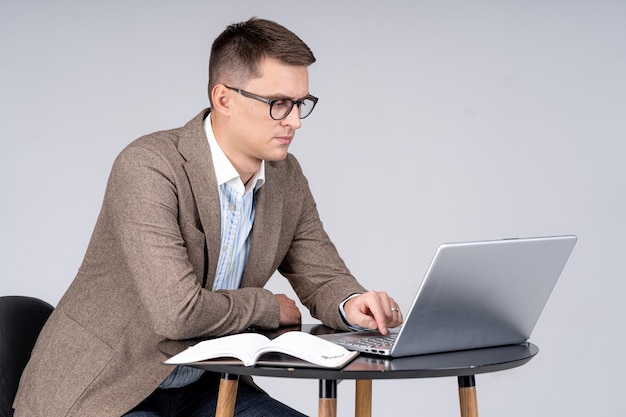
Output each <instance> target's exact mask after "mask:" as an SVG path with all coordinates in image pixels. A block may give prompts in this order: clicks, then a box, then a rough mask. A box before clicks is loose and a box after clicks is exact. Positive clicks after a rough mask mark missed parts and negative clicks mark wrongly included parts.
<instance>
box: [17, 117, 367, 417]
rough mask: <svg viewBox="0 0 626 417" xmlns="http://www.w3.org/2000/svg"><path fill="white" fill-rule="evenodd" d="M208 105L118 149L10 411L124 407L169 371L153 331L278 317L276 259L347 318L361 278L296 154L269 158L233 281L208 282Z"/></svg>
mask: <svg viewBox="0 0 626 417" xmlns="http://www.w3.org/2000/svg"><path fill="white" fill-rule="evenodd" d="M207 115H208V110H204V111H202V112H201V113H200V114H199V115H198V116H196V117H195V118H194V119H193V120H191V121H190V122H189V123H187V124H186V125H185V126H184V127H182V128H179V129H174V130H169V131H163V132H157V133H154V134H151V135H148V136H144V137H142V138H139V139H137V140H136V141H134V142H133V143H131V144H130V145H129V146H128V147H127V148H126V149H124V150H123V151H122V152H121V153H120V155H119V156H118V158H117V159H116V161H115V163H114V165H113V168H112V171H111V176H110V178H109V182H108V185H107V189H106V193H105V197H104V202H103V206H102V211H101V213H100V215H99V217H98V221H97V223H96V226H95V229H94V232H93V235H92V238H91V241H90V244H89V247H88V249H87V253H86V254H85V258H84V260H83V264H82V265H81V267H80V268H79V271H78V274H77V276H76V278H75V279H74V281H73V282H72V284H71V286H70V287H69V289H68V290H67V292H66V293H65V295H64V296H63V298H62V299H61V301H60V302H59V304H58V306H57V308H56V309H55V311H54V313H53V314H52V316H51V317H50V319H49V320H48V322H47V324H46V326H45V327H44V329H43V331H42V332H41V335H40V337H39V340H38V341H37V345H36V347H35V349H34V350H33V354H32V357H31V360H30V362H29V363H28V365H27V367H26V370H25V371H24V373H23V375H22V380H21V383H20V387H19V391H18V394H17V397H16V400H15V403H14V406H15V407H16V412H15V416H16V417H55V416H80V417H84V416H89V417H100V416H101V417H114V416H121V415H123V414H124V413H125V412H127V411H128V410H130V409H132V408H133V407H134V406H135V405H136V404H138V403H139V402H140V401H142V400H143V399H144V398H146V397H147V396H148V395H149V394H150V393H151V392H152V391H153V390H154V389H156V388H157V387H158V385H159V384H160V382H161V381H162V380H163V379H164V378H165V377H166V376H167V375H168V374H169V372H171V370H172V368H171V367H169V366H166V365H163V364H162V363H161V362H162V361H163V360H164V359H165V357H164V355H163V354H162V353H160V352H159V351H158V350H157V344H158V343H159V342H160V341H162V340H165V339H185V338H193V337H200V336H212V335H223V334H228V333H235V332H239V331H242V330H244V329H246V328H248V327H250V326H259V327H263V328H275V327H277V326H278V319H279V307H278V304H277V302H276V300H275V297H274V296H273V295H272V294H271V293H270V292H269V291H267V290H264V289H263V288H262V287H263V286H264V285H265V283H266V282H267V281H268V279H269V278H270V277H271V276H272V274H273V273H274V271H276V270H278V271H280V273H281V274H282V275H284V276H285V277H286V278H287V279H288V280H289V281H290V283H291V285H292V286H293V288H294V290H295V291H296V293H297V295H298V297H299V298H300V300H301V301H302V302H303V304H304V305H305V306H306V307H308V308H309V309H310V311H311V314H312V315H313V316H314V317H316V318H319V319H320V320H321V321H322V322H323V323H325V324H326V325H328V326H331V327H335V328H345V324H344V323H343V321H342V319H341V317H340V314H339V312H338V305H339V303H340V302H341V301H342V300H343V299H344V298H345V297H347V296H348V295H350V294H352V293H355V292H362V291H364V289H363V287H361V286H360V285H359V284H358V283H357V282H356V281H355V280H354V278H353V277H352V276H351V275H350V273H349V271H348V270H347V268H346V266H345V265H344V263H343V261H342V260H341V258H340V257H339V255H338V254H337V251H336V249H335V247H334V245H333V244H332V243H331V241H330V240H329V238H328V236H327V235H326V233H325V232H324V230H323V227H322V223H321V222H320V219H319V217H318V212H317V209H316V207H315V202H314V200H313V197H312V195H311V192H310V190H309V186H308V183H307V181H306V179H305V177H304V175H303V174H302V171H301V169H300V166H299V165H298V163H297V161H296V159H295V158H294V157H293V156H292V155H289V156H288V157H287V158H286V159H285V160H283V161H279V162H268V163H266V182H265V184H264V185H263V187H262V188H261V189H260V190H259V191H258V193H257V196H256V215H255V222H254V227H253V230H252V235H251V243H250V253H249V258H248V264H247V267H246V270H245V273H244V276H243V280H242V284H241V288H240V289H239V290H235V291H219V292H212V291H211V288H212V285H213V279H214V275H215V269H216V263H217V259H218V254H219V250H220V208H219V196H218V189H217V181H216V179H215V173H214V170H213V166H212V162H211V152H210V149H209V146H208V142H207V139H206V135H205V133H204V129H203V120H204V118H205V117H206V116H207Z"/></svg>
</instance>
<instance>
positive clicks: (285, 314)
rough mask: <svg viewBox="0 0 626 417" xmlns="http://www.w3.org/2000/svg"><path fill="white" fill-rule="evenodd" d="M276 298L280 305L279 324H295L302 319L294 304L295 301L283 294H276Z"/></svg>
mask: <svg viewBox="0 0 626 417" xmlns="http://www.w3.org/2000/svg"><path fill="white" fill-rule="evenodd" d="M276 300H278V305H279V306H280V320H279V325H280V326H295V325H298V324H300V322H301V321H302V315H301V314H300V310H298V307H297V306H296V302H295V301H294V300H292V299H291V298H289V297H287V296H286V295H285V294H276Z"/></svg>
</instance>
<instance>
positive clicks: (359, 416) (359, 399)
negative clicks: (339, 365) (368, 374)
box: [354, 379, 372, 417]
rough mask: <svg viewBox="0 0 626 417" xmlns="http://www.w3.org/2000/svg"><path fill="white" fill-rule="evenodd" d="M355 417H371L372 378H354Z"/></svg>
mask: <svg viewBox="0 0 626 417" xmlns="http://www.w3.org/2000/svg"><path fill="white" fill-rule="evenodd" d="M354 415H355V417H372V380H371V379H357V380H356V398H355V406H354Z"/></svg>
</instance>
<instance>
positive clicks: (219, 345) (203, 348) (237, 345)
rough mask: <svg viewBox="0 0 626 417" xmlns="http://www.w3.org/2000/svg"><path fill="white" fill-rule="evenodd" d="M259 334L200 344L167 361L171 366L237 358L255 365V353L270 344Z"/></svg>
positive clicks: (229, 337)
mask: <svg viewBox="0 0 626 417" xmlns="http://www.w3.org/2000/svg"><path fill="white" fill-rule="evenodd" d="M269 340H270V339H268V338H267V337H266V336H263V335H262V334H258V333H241V334H235V335H231V336H224V337H220V338H217V339H209V340H204V341H202V342H199V343H197V344H195V345H193V346H191V347H189V348H187V349H185V350H183V351H182V352H180V353H179V354H177V355H174V356H172V357H171V358H169V359H168V360H166V361H165V363H166V364H169V365H184V364H188V363H192V362H200V361H204V360H209V359H216V358H226V357H231V358H237V359H239V360H240V361H242V362H243V364H244V365H245V366H252V365H254V359H255V352H256V351H257V350H258V349H259V348H261V347H262V346H263V345H265V344H266V343H267V342H269Z"/></svg>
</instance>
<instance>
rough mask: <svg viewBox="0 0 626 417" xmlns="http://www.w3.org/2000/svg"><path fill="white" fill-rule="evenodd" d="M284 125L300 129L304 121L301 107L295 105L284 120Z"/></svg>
mask: <svg viewBox="0 0 626 417" xmlns="http://www.w3.org/2000/svg"><path fill="white" fill-rule="evenodd" d="M281 121H282V122H283V125H284V126H290V127H291V128H292V129H300V127H301V126H302V121H301V120H300V107H298V106H297V105H294V106H293V108H292V109H291V111H290V112H289V114H288V115H287V117H285V118H284V119H283V120H281Z"/></svg>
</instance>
